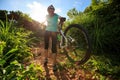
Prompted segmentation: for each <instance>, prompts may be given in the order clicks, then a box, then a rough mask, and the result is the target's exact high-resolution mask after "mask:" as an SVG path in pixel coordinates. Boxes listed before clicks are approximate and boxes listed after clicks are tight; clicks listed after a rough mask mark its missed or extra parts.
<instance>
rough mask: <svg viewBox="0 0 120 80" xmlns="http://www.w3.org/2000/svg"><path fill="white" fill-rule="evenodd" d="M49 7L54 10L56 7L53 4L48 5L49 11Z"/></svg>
mask: <svg viewBox="0 0 120 80" xmlns="http://www.w3.org/2000/svg"><path fill="white" fill-rule="evenodd" d="M49 9H53V10H55V8H54V6H53V5H50V6H48V8H47V11H48V10H49Z"/></svg>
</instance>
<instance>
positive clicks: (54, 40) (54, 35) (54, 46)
mask: <svg viewBox="0 0 120 80" xmlns="http://www.w3.org/2000/svg"><path fill="white" fill-rule="evenodd" d="M52 53H53V54H52V55H53V67H55V66H56V64H57V60H56V59H57V33H56V32H52Z"/></svg>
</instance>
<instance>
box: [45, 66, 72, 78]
mask: <svg viewBox="0 0 120 80" xmlns="http://www.w3.org/2000/svg"><path fill="white" fill-rule="evenodd" d="M60 67H61V66H59V68H60ZM44 68H45V72H46V76H45V77H46V80H52V79H53V78H52V76H51V74H50V69H49V68H48V66H44ZM59 68H58V70H57V71H55V72H53V75H54V76H55V78H56V80H70V76H69V75H68V74H66V73H68V72H69V71H67V70H66V69H65V68H63V67H62V70H61V69H59Z"/></svg>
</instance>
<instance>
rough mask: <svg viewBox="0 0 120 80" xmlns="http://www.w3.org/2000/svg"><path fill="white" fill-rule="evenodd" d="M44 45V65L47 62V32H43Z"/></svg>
mask: <svg viewBox="0 0 120 80" xmlns="http://www.w3.org/2000/svg"><path fill="white" fill-rule="evenodd" d="M44 44H45V46H44V57H45V61H44V65H46V64H47V62H48V47H49V32H48V31H46V32H45V36H44Z"/></svg>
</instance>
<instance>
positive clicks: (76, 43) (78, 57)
mask: <svg viewBox="0 0 120 80" xmlns="http://www.w3.org/2000/svg"><path fill="white" fill-rule="evenodd" d="M64 34H65V36H66V37H67V42H66V41H65V40H64V41H63V42H64V44H66V43H67V48H66V51H67V52H66V55H67V58H68V59H69V61H70V62H74V63H77V64H78V65H81V64H84V63H85V62H87V60H88V59H89V58H90V53H91V44H90V39H89V36H88V33H87V32H86V30H85V29H84V28H83V27H82V26H81V25H78V24H72V25H70V26H68V27H67V28H66V29H65V32H64Z"/></svg>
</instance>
